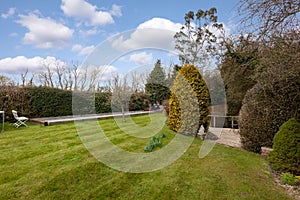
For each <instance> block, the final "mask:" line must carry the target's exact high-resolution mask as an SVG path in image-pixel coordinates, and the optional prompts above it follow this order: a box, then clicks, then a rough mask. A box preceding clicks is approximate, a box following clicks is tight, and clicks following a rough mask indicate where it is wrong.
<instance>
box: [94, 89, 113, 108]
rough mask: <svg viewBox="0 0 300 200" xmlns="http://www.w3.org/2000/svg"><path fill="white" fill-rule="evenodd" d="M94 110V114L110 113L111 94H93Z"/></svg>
mask: <svg viewBox="0 0 300 200" xmlns="http://www.w3.org/2000/svg"><path fill="white" fill-rule="evenodd" d="M95 110H96V113H109V112H111V93H110V92H97V93H95Z"/></svg>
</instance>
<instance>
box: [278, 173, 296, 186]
mask: <svg viewBox="0 0 300 200" xmlns="http://www.w3.org/2000/svg"><path fill="white" fill-rule="evenodd" d="M280 180H281V182H283V183H284V184H288V185H297V182H298V180H297V178H296V176H294V175H293V174H291V173H289V172H286V173H283V174H282V175H281V178H280Z"/></svg>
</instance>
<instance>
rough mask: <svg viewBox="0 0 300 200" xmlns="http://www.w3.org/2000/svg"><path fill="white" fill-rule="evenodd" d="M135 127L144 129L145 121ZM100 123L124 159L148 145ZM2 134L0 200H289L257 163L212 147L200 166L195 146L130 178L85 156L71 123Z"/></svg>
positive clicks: (229, 150) (257, 158) (198, 143)
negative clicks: (163, 164) (170, 161)
mask: <svg viewBox="0 0 300 200" xmlns="http://www.w3.org/2000/svg"><path fill="white" fill-rule="evenodd" d="M156 115H157V117H158V118H159V117H161V116H160V115H158V114H156ZM134 121H135V122H136V123H137V124H138V125H139V126H145V125H147V124H148V123H149V116H147V115H145V116H138V117H134ZM80 123H85V124H86V123H89V122H80ZM99 123H100V124H101V127H103V129H104V130H105V131H106V135H107V136H108V137H109V138H111V140H112V142H113V143H115V144H117V145H119V146H120V147H122V148H124V149H127V150H129V151H134V152H143V148H144V146H145V145H146V144H147V142H148V141H149V140H150V138H144V139H143V138H138V139H137V138H136V139H135V137H133V136H128V135H126V133H124V131H122V130H120V129H118V126H117V125H116V124H115V123H114V121H113V120H112V119H106V120H102V121H99ZM5 128H6V131H5V132H3V133H0V199H272V200H273V199H290V198H289V196H287V195H286V193H285V191H284V189H283V188H281V187H280V186H277V185H276V184H275V183H274V182H273V179H272V177H271V174H270V172H269V168H268V165H267V162H266V161H265V160H264V159H263V158H262V157H261V156H259V155H256V154H253V153H249V152H246V151H242V150H238V149H233V148H229V147H225V146H221V145H216V146H215V147H214V149H213V150H212V151H211V152H210V154H209V155H208V156H206V157H205V158H203V159H199V157H198V152H199V148H200V146H201V144H202V141H200V140H198V139H195V140H194V142H193V143H192V145H191V147H190V148H189V149H188V150H187V151H186V153H185V154H184V155H183V156H182V157H181V158H179V159H178V160H177V161H176V162H174V163H173V164H171V165H169V166H168V167H165V168H163V169H161V170H158V171H154V172H151V173H140V174H134V173H126V172H119V171H116V170H114V169H111V168H109V167H107V166H105V165H104V164H102V163H101V162H99V161H97V160H96V159H95V158H94V157H93V156H91V154H90V153H89V152H88V151H87V150H86V148H85V147H84V145H83V144H82V142H81V140H80V138H79V136H78V134H77V131H76V128H75V125H74V123H68V124H61V125H55V126H48V127H43V126H39V125H32V124H31V125H30V127H28V128H26V127H21V128H19V129H15V128H14V127H12V126H11V125H10V124H6V127H5ZM160 132H164V133H166V134H167V138H164V140H163V143H164V144H166V143H168V142H169V141H170V140H171V139H172V138H173V137H174V133H173V132H172V131H170V130H169V129H168V128H167V127H163V129H162V130H161V131H160Z"/></svg>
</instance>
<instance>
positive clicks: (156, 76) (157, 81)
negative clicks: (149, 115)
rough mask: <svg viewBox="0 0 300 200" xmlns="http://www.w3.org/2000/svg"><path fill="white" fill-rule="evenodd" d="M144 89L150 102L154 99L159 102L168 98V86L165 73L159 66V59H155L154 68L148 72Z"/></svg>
mask: <svg viewBox="0 0 300 200" xmlns="http://www.w3.org/2000/svg"><path fill="white" fill-rule="evenodd" d="M145 90H146V93H147V94H149V96H150V101H151V103H156V101H158V102H159V103H161V102H162V101H163V100H166V99H168V98H169V96H170V89H169V88H168V84H167V79H166V74H165V72H164V70H163V68H162V67H161V61H160V60H157V62H156V63H155V66H154V69H153V70H152V71H151V73H150V74H149V77H148V79H147V83H146V85H145Z"/></svg>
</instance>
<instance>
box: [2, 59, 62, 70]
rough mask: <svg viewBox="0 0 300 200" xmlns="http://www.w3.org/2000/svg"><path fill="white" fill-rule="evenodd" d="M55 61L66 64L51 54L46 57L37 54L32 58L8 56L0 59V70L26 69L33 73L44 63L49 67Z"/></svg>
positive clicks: (53, 64)
mask: <svg viewBox="0 0 300 200" xmlns="http://www.w3.org/2000/svg"><path fill="white" fill-rule="evenodd" d="M57 63H59V64H60V65H66V63H65V62H63V61H61V60H58V59H56V58H55V57H51V56H48V57H46V58H42V57H39V56H36V57H33V58H27V57H25V56H17V57H14V58H11V57H8V58H4V59H1V60H0V71H1V72H3V73H9V74H20V73H22V72H24V71H26V70H27V69H28V71H29V72H32V73H34V72H39V71H41V70H43V65H45V64H47V65H49V66H50V67H52V66H53V67H55V64H57Z"/></svg>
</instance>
